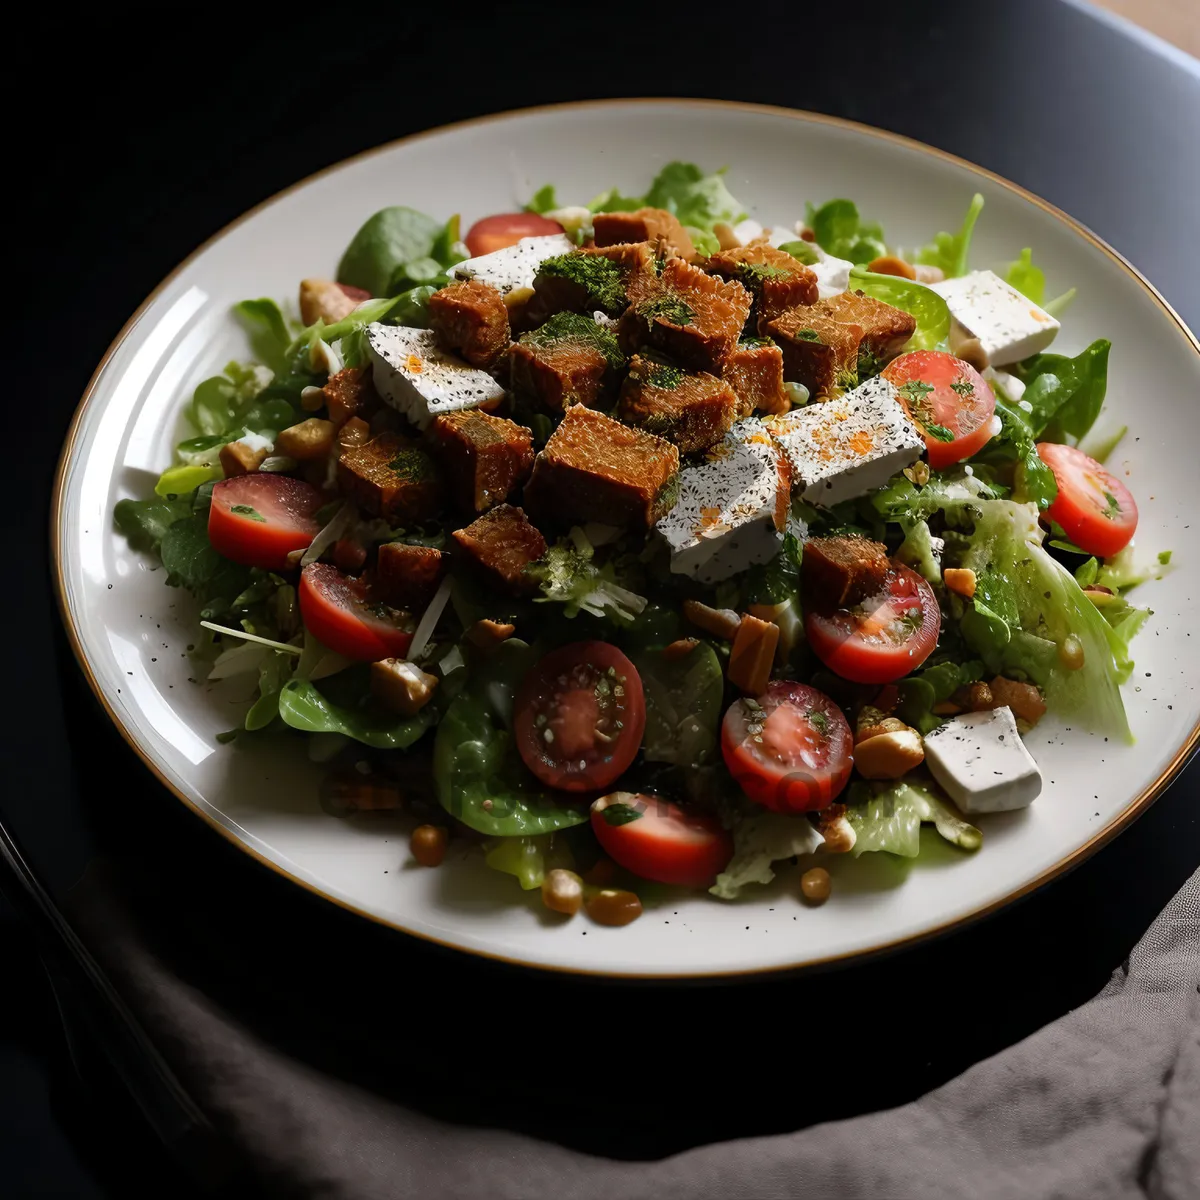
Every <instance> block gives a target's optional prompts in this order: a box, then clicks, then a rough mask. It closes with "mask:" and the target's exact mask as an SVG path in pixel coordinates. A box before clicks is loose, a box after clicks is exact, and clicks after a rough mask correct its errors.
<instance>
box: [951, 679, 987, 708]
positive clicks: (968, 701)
mask: <svg viewBox="0 0 1200 1200" xmlns="http://www.w3.org/2000/svg"><path fill="white" fill-rule="evenodd" d="M950 699H951V700H953V701H954V703H955V704H957V705H958V706H959V707H960V708H965V709H966V710H967V711H968V712H983V711H984V709H988V708H995V707H996V702H995V699H994V698H993V696H992V689H991V688H990V687H988V685H987V684H986V683H984V682H982V681H980V682H979V683H969V684H967V685H966V686H965V687H960V688H959V689H958V691H957V692H955V693H954V695H953V696H951V697H950Z"/></svg>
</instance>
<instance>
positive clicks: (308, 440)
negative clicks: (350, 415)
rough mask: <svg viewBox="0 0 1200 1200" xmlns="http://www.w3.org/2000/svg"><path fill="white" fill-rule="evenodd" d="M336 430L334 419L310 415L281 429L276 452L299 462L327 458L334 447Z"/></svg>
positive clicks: (276, 442) (276, 438) (277, 437)
mask: <svg viewBox="0 0 1200 1200" xmlns="http://www.w3.org/2000/svg"><path fill="white" fill-rule="evenodd" d="M334 433H335V430H334V426H333V422H332V421H323V420H321V418H320V417H309V418H308V420H307V421H301V422H300V423H299V424H298V425H291V426H289V427H288V428H287V429H281V430H280V431H279V433H278V434H276V436H275V453H276V454H282V455H284V456H286V457H287V458H294V459H295V460H296V461H297V462H312V461H313V459H316V458H325V457H326V456H327V455H328V454H329V452H330V451H331V450H332V449H333V436H334Z"/></svg>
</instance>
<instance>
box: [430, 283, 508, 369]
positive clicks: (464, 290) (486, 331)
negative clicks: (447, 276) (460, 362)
mask: <svg viewBox="0 0 1200 1200" xmlns="http://www.w3.org/2000/svg"><path fill="white" fill-rule="evenodd" d="M429 328H430V329H432V330H433V332H434V334H435V335H436V337H437V339H438V341H439V342H441V344H442V345H443V346H445V347H446V349H447V350H453V351H454V352H455V353H457V354H460V355H462V357H463V358H465V359H466V360H467V362H469V363H471V364H472V365H473V366H476V367H490V366H491V365H492V363H494V362H495V361H496V359H498V358H499V357H500V355H501V354H503V353H504V351H505V350H507V349H508V343H509V341H510V338H509V331H508V307H507V306H506V305H505V303H504V297H503V296H501V295H500V293H499V292H498V291H496V289H495V288H494V287H489V286H488V285H487V284H486V283H480V282H479V281H478V280H475V279H471V280H468V281H467V282H465V283H452V284H451V285H450V286H449V287H444V288H442V289H441V290H440V291H437V292H434V293H433V295H432V296H430V297H429Z"/></svg>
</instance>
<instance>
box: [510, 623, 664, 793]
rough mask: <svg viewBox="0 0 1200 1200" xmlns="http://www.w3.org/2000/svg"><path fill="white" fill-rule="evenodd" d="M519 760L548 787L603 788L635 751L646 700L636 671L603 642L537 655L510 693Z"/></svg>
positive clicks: (575, 644) (643, 726)
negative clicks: (513, 701) (514, 698)
mask: <svg viewBox="0 0 1200 1200" xmlns="http://www.w3.org/2000/svg"><path fill="white" fill-rule="evenodd" d="M515 712H516V716H515V718H514V721H513V725H514V732H515V734H516V741H517V749H518V750H519V751H520V754H521V758H522V760H523V761H524V763H525V765H526V766H527V767H528V768H529V769H530V770H531V771H532V772H533V773H534V774H535V775H536V776H537V777H538V778H539V779H540V780H541V781H542V782H543V783H544V784H546V785H547V786H548V787H552V788H560V789H561V790H563V791H567V792H589V791H595V790H597V789H599V788H604V787H607V786H608V785H609V784H610V783H612V782H613V781H614V780H615V779H616V778H617V776H619V775H620V774H621V773H622V772H623V771H625V770H626V769H627V768H628V767H629V764H630V763H631V762H633V760H634V758H635V757H636V756H637V752H638V748H639V747H640V746H641V744H642V734H643V733H644V732H645V729H646V702H645V697H644V696H643V693H642V679H641V676H640V675H639V674H638V673H637V668H636V667H635V666H634V665H633V663H631V662H630V661H629V659H627V658H626V657H625V655H624V654H622V653H621V652H620V650H618V649H617V648H616V647H615V646H610V645H609V644H608V643H607V642H572V643H571V644H570V645H567V646H560V647H559V648H558V649H557V650H552V651H551V652H550V653H549V654H547V655H546V656H545V657H543V658H542V659H541V660H540V661H539V662H538V664H537V666H536V667H534V669H533V670H532V671H530V672H529V674H528V675H526V677H525V679H524V682H523V683H522V684H521V689H520V691H519V692H518V694H517V702H516V709H515Z"/></svg>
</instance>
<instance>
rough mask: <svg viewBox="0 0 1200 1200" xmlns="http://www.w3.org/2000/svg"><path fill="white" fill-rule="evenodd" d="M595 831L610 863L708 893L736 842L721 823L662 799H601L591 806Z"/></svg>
mask: <svg viewBox="0 0 1200 1200" xmlns="http://www.w3.org/2000/svg"><path fill="white" fill-rule="evenodd" d="M592 829H593V831H594V832H595V834H596V840H597V841H598V842H599V843H600V845H601V846H603V847H604V852H605V853H606V854H607V855H608V856H609V858H611V859H612V860H613V861H614V862H616V863H617V864H619V865H620V866H622V867H624V868H625V869H626V870H627V871H632V872H633V874H635V875H637V876H639V877H640V878H642V879H653V880H655V881H656V882H657V883H676V884H679V885H680V886H682V887H693V888H706V887H708V886H709V885H710V884H711V883H712V881H713V880H714V879H715V878H716V877H717V875H719V874H720V873H721V871H723V870H724V869H725V866H726V865H727V864H728V862H729V860H730V859H731V858H732V857H733V838H732V836H730V834H729V833H728V832H727V831H726V830H725V829H723V828H722V827H721V824H720V822H718V821H714V820H713V818H712V817H706V816H701V815H700V814H698V813H688V812H684V810H683V809H682V808H680V807H679V806H678V805H677V804H672V803H671V802H670V801H669V800H664V799H663V798H662V797H661V796H645V795H634V794H633V793H632V792H613V793H612V794H611V795H609V796H601V797H600V799H599V800H597V801H596V802H595V803H594V804H593V805H592Z"/></svg>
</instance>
